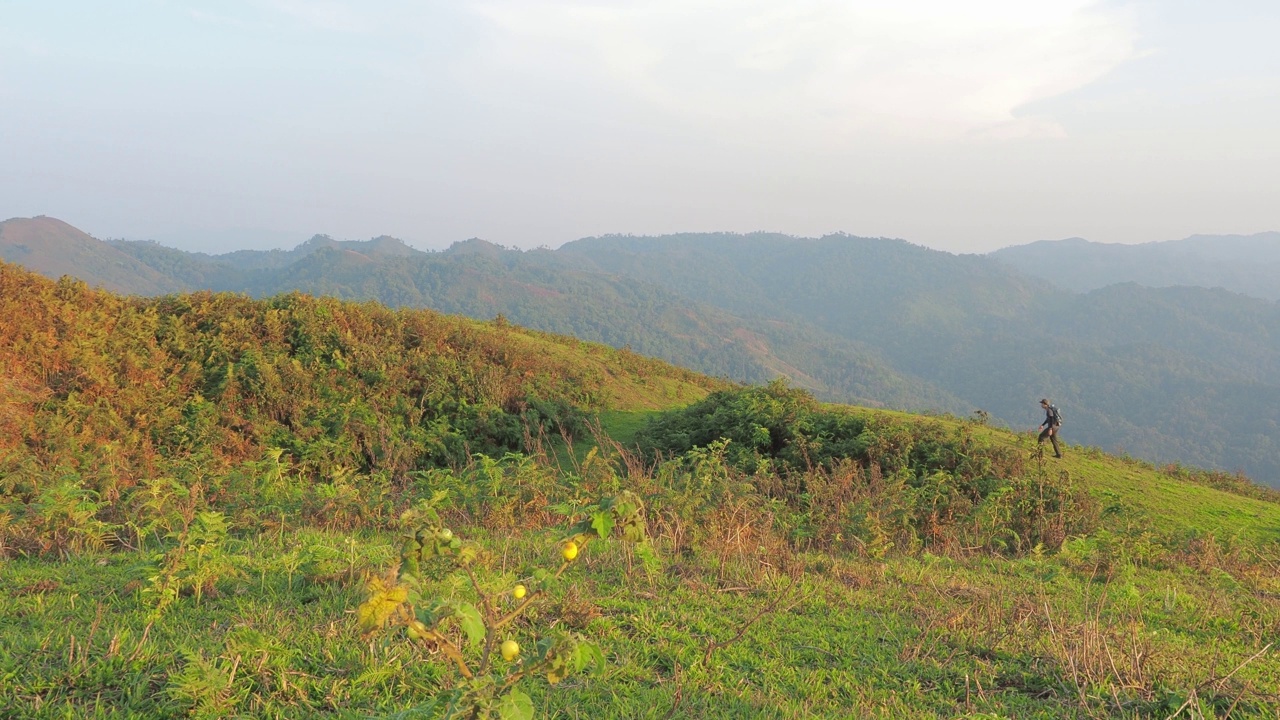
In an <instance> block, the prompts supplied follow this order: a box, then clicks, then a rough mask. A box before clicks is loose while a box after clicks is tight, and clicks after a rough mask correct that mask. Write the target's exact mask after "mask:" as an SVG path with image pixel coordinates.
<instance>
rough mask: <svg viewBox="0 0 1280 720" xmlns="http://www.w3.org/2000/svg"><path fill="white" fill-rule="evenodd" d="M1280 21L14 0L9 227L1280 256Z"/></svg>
mask: <svg viewBox="0 0 1280 720" xmlns="http://www.w3.org/2000/svg"><path fill="white" fill-rule="evenodd" d="M1278 39H1280V3H1277V2H1275V1H1274V0H1268V1H1266V2H1264V1H1262V0H1258V1H1256V2H1236V1H1233V0H1217V1H1212V2H1211V1H1210V0H1200V1H1196V2H1186V1H1180V0H1160V1H1158V2H1156V1H1153V2H1102V3H1093V2H1078V1H1074V0H1034V1H1029V0H967V1H966V2H954V0H895V1H894V2H885V1H882V2H863V1H860V0H845V1H843V2H838V1H836V0H785V1H783V0H771V1H766V0H756V1H751V0H651V1H649V2H621V1H616V0H614V1H611V0H453V1H450V0H395V1H387V2H380V1H377V0H366V1H365V2H356V1H354V0H353V1H351V2H342V1H340V0H322V1H314V2H313V1H308V0H217V1H216V2H214V1H212V0H210V1H207V2H199V1H195V0H191V1H182V0H112V2H87V1H85V2H71V1H59V0H29V1H24V0H0V219H2V218H5V217H12V216H30V215H36V214H46V215H52V216H54V217H58V218H61V219H64V220H67V221H68V222H70V223H72V224H73V225H76V226H77V227H80V228H81V229H83V230H85V231H87V232H89V233H91V234H93V235H96V236H98V237H129V238H139V239H141V238H150V239H156V240H160V241H161V242H164V243H166V244H169V245H174V246H177V247H182V248H185V249H200V250H212V251H221V250H230V249H235V248H240V247H259V248H261V247H276V246H285V247H292V246H293V245H295V244H297V243H299V242H301V241H303V240H305V239H306V238H307V237H309V236H311V235H312V234H315V233H327V234H330V235H333V236H334V237H338V238H345V239H364V238H368V237H371V236H374V235H380V234H389V235H395V236H397V237H401V238H403V239H405V240H407V241H409V242H410V243H411V244H414V245H416V246H419V247H424V248H426V247H444V246H446V245H448V244H449V243H451V242H453V241H455V240H460V239H464V238H468V237H482V238H486V239H488V240H492V241H494V242H498V243H501V244H504V245H516V246H520V247H533V246H537V245H542V244H546V245H550V246H553V247H554V246H557V245H559V244H561V243H563V242H565V241H568V240H572V239H575V238H578V237H582V236H586V235H595V234H601V233H611V232H620V233H636V234H654V233H665V232H676V231H712V230H735V231H751V230H773V231H781V232H787V233H792V234H797V235H816V234H822V233H826V232H831V231H845V232H849V233H853V234H856V235H873V236H875V235H884V236H892V237H901V238H905V239H907V240H910V241H912V242H916V243H921V244H924V245H929V246H932V247H936V248H941V249H945V250H950V251H953V252H976V251H987V250H992V249H995V248H998V247H1002V246H1005V245H1010V244H1021V243H1025V242H1030V241H1034V240H1041V239H1057V238H1062V237H1069V236H1081V237H1086V238H1089V239H1091V240H1098V241H1104V242H1143V241H1151V240H1172V239H1177V238H1181V237H1184V236H1186V235H1190V234H1193V233H1252V232H1259V231H1264V230H1280V41H1278Z"/></svg>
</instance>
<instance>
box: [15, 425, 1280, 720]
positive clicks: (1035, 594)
mask: <svg viewBox="0 0 1280 720" xmlns="http://www.w3.org/2000/svg"><path fill="white" fill-rule="evenodd" d="M868 412H870V411H868ZM647 415H648V413H647V412H646V411H641V410H632V411H627V412H624V411H614V412H609V413H605V414H603V415H602V416H601V422H602V424H603V427H604V429H605V430H606V431H607V432H608V433H609V434H610V436H611V437H612V438H614V439H615V440H617V441H618V442H620V443H622V444H624V445H626V444H627V443H628V442H629V441H630V439H631V438H634V435H635V432H636V431H637V430H638V428H639V427H640V426H641V425H642V424H643V422H644V420H645V418H646V417H647ZM894 417H897V418H899V419H902V420H904V421H910V422H931V423H932V422H941V423H952V422H964V421H955V420H949V419H937V418H929V419H915V418H910V417H909V416H899V415H895V416H894ZM981 432H984V433H989V434H990V436H991V437H992V438H995V439H997V440H998V441H999V442H1003V443H1008V444H1009V445H1010V446H1011V447H1016V448H1019V449H1021V450H1025V451H1026V452H1028V453H1031V452H1032V450H1033V448H1034V442H1033V439H1029V438H1028V437H1027V436H1025V435H1014V434H1009V433H1005V432H1003V431H999V430H996V429H990V428H984V429H982V430H981ZM586 449H587V445H586V444H584V443H583V442H581V441H580V442H579V443H577V444H575V448H574V450H575V453H576V454H577V456H578V457H579V458H581V457H583V456H584V455H585V450H586ZM1046 462H1049V463H1051V465H1050V466H1049V467H1051V468H1053V469H1055V470H1058V471H1061V472H1065V473H1068V474H1069V476H1070V478H1071V479H1072V481H1074V482H1080V483H1083V484H1084V486H1085V487H1086V488H1087V489H1088V490H1089V491H1090V493H1091V494H1092V495H1093V496H1094V497H1095V498H1096V499H1097V500H1098V502H1099V505H1100V509H1101V517H1102V520H1103V524H1102V527H1101V528H1100V529H1099V530H1098V531H1097V532H1096V533H1094V534H1092V535H1090V536H1089V537H1082V538H1072V539H1069V540H1068V542H1067V543H1066V545H1065V546H1064V548H1063V550H1062V551H1061V552H1058V553H1054V554H1044V555H1040V554H1032V555H1029V556H1026V557H1021V558H1002V557H993V556H989V555H986V554H981V553H979V554H973V555H968V556H965V555H957V556H955V557H942V556H935V555H930V554H928V553H927V552H926V553H921V554H918V555H894V554H892V553H891V554H890V555H889V556H887V557H885V558H883V559H876V558H874V557H867V556H864V555H862V554H859V553H855V552H801V551H798V550H795V549H790V548H789V546H788V545H786V544H785V543H778V542H776V541H774V540H773V539H772V538H771V536H770V535H769V534H768V533H767V532H766V531H765V530H764V529H762V528H759V527H758V526H754V525H743V526H739V527H736V528H728V527H722V526H715V527H711V526H708V527H707V528H706V529H705V537H703V538H702V540H700V541H699V542H696V543H693V544H691V545H689V544H686V545H680V546H677V545H676V544H675V543H673V539H672V537H671V536H669V535H667V534H666V532H667V529H664V528H663V527H659V526H657V525H656V524H655V525H654V526H652V527H651V532H652V533H653V534H654V535H655V544H656V547H657V549H658V550H659V553H660V557H661V563H660V567H659V568H658V571H657V572H656V573H655V574H653V575H647V574H646V573H645V572H643V571H642V570H641V569H640V566H639V565H638V564H636V563H635V562H634V559H633V558H632V557H630V556H629V555H628V554H627V551H626V550H625V549H624V548H622V547H620V546H617V545H611V544H605V543H600V544H593V545H592V546H590V547H589V548H588V549H587V551H586V552H585V553H584V558H583V559H582V560H581V561H580V562H579V563H578V564H576V565H575V566H574V567H573V568H571V570H570V572H571V574H572V575H571V582H570V584H569V590H568V591H566V593H565V594H562V595H560V596H556V597H551V598H548V601H547V603H546V604H545V605H544V606H542V607H541V609H539V610H538V611H537V612H534V613H532V614H531V615H529V616H528V617H527V618H526V619H525V620H522V621H521V623H519V624H518V625H517V626H515V627H514V628H513V630H512V634H513V635H514V636H515V637H516V638H518V639H519V640H520V642H521V644H522V645H524V646H526V647H530V646H532V643H533V642H534V641H535V640H536V638H537V637H539V636H540V634H541V633H543V632H545V631H546V628H547V627H548V625H549V624H551V623H554V624H556V625H557V626H559V627H567V628H569V629H573V630H577V631H580V632H582V633H583V634H585V635H586V636H588V637H590V638H593V639H594V640H595V641H597V642H598V643H599V644H600V645H601V646H602V647H603V648H604V650H605V653H606V657H607V659H608V666H607V669H606V671H605V672H604V674H603V675H602V676H572V677H570V678H569V679H568V680H566V681H565V682H563V683H560V684H558V685H550V684H548V683H547V682H546V681H545V680H543V679H540V678H539V679H534V680H532V681H529V682H527V683H526V690H527V691H528V692H529V694H530V695H531V696H532V697H533V699H534V702H535V705H536V706H537V707H538V708H539V717H561V718H655V719H657V718H666V717H700V718H742V717H753V718H755V717H759V718H810V717H830V718H849V717H871V718H955V717H969V718H992V717H1000V718H1063V717H1066V718H1094V717H1118V718H1168V717H1171V716H1177V717H1186V718H1190V717H1214V718H1223V717H1232V718H1246V717H1248V718H1254V717H1256V718H1275V717H1277V710H1276V708H1277V707H1280V659H1278V658H1280V656H1278V655H1277V654H1276V652H1275V646H1274V645H1271V644H1272V643H1275V642H1277V641H1278V640H1280V635H1278V632H1280V579H1278V578H1280V572H1277V571H1276V569H1277V567H1280V550H1278V548H1277V545H1276V544H1275V543H1276V540H1277V537H1278V535H1277V534H1278V533H1280V505H1277V504H1274V503H1268V502H1266V501H1263V500H1259V499H1256V498H1251V497H1244V496H1241V495H1238V494H1233V493H1228V492H1223V491H1221V490H1216V489H1213V488H1209V487H1206V486H1203V485H1199V484H1194V483H1190V482H1186V481H1185V480H1179V479H1176V478H1174V477H1172V476H1170V475H1168V474H1166V473H1163V472H1161V471H1159V470H1157V469H1155V468H1152V467H1150V466H1147V465H1145V464H1142V463H1137V462H1133V461H1129V460H1125V459H1121V458H1113V457H1109V456H1106V455H1103V454H1101V453H1099V452H1097V451H1093V450H1090V449H1086V448H1080V447H1068V448H1067V449H1066V458H1065V459H1064V460H1062V461H1061V462H1057V461H1053V460H1048V461H1046ZM565 477H566V481H570V479H569V476H565ZM572 481H573V482H577V480H572ZM766 507H767V506H766ZM455 515H456V517H457V522H456V523H455V524H454V527H455V528H456V529H457V532H458V533H460V534H462V535H464V536H466V537H469V538H474V539H476V540H478V541H479V542H481V544H482V545H483V546H484V547H485V548H486V549H487V550H488V551H489V552H490V554H491V555H490V558H489V560H488V561H487V562H486V563H484V564H483V567H482V568H481V569H480V571H479V574H478V579H479V582H480V583H481V585H482V587H484V588H485V589H486V590H491V591H495V592H499V591H502V590H503V589H504V588H508V587H510V586H511V585H512V583H514V582H515V581H516V579H517V578H520V577H525V576H526V575H527V573H528V572H529V571H530V569H531V568H533V567H537V566H546V565H547V564H548V562H550V561H553V559H554V557H555V555H554V553H555V549H556V541H557V540H558V539H559V538H560V537H561V535H560V533H559V531H557V530H556V529H555V528H554V527H544V528H542V529H531V530H526V531H519V532H517V531H512V530H510V529H506V528H502V529H493V530H486V529H484V528H483V527H481V526H480V525H479V524H477V523H472V522H467V521H465V519H463V517H462V516H461V515H457V514H456V513H455ZM1153 531H1159V533H1161V537H1165V538H1168V537H1174V538H1177V537H1181V538H1182V539H1183V541H1184V542H1183V544H1182V545H1179V546H1177V548H1175V550H1176V551H1170V550H1169V549H1168V547H1165V548H1164V549H1163V550H1157V549H1153V547H1152V546H1150V544H1149V543H1148V541H1149V540H1150V539H1151V538H1150V537H1148V536H1149V535H1150V534H1151V532H1153ZM348 539H350V540H351V541H352V542H351V543H348ZM1144 543H1146V544H1144ZM394 545H395V540H394V537H393V535H392V534H391V533H390V532H388V531H385V530H377V529H373V528H369V529H366V530H361V531H359V532H355V533H337V532H331V531H323V530H315V529H307V528H301V529H290V530H287V531H285V532H283V533H279V532H268V533H263V534H257V533H252V532H241V533H238V534H236V536H235V537H234V539H233V540H232V541H230V545H229V550H230V551H231V552H232V553H233V554H234V555H235V556H236V557H238V558H240V566H241V569H242V571H243V574H242V575H241V576H240V577H235V578H226V579H223V580H221V581H220V582H218V583H216V586H215V588H216V592H215V593H213V594H210V595H205V596H204V597H203V598H202V599H201V600H200V601H199V602H197V601H196V599H195V598H194V597H192V596H189V595H187V596H183V597H180V598H179V599H178V600H177V601H176V602H175V603H174V604H173V605H172V606H171V607H170V608H169V609H168V610H167V611H166V612H165V613H163V614H162V615H160V616H159V617H157V618H153V617H151V612H152V611H151V603H150V601H149V600H148V598H147V596H146V595H145V594H144V592H143V590H144V589H145V588H146V587H147V577H148V572H147V571H146V570H145V566H146V564H147V561H148V560H149V554H148V553H147V552H142V551H118V552H113V553H105V554H86V555H80V556H76V557H72V558H71V559H68V560H62V561H58V560H51V559H39V558H18V559H11V560H7V561H4V565H3V566H0V717H14V718H66V717H77V718H80V717H86V718H126V717H157V718H158V717H179V716H186V715H193V716H197V717H232V716H234V717H264V718H297V717H352V718H356V717H381V716H386V715H390V714H393V713H395V712H397V711H399V710H403V709H405V708H409V707H413V706H415V705H419V704H422V703H424V702H426V701H428V700H429V699H430V698H431V697H432V696H433V695H435V694H436V693H438V692H440V691H441V689H443V688H445V687H447V686H448V685H449V684H450V683H452V682H454V680H455V676H454V674H453V672H452V670H451V669H450V668H449V667H448V666H447V665H446V664H444V663H443V662H441V661H440V659H439V656H435V655H431V654H429V653H427V652H424V651H423V650H421V649H420V648H418V647H416V646H414V645H412V644H411V643H409V642H408V641H407V640H406V639H405V638H404V637H403V636H402V635H394V634H393V635H389V636H385V637H381V638H375V639H372V640H371V639H366V638H362V637H361V636H360V634H359V632H358V630H357V628H356V623H355V619H354V616H353V614H352V611H353V610H354V608H355V607H356V606H357V605H358V604H359V603H360V602H361V600H362V599H363V596H364V591H363V583H362V581H361V578H362V577H364V576H365V575H366V574H368V573H373V572H379V571H381V570H382V569H384V568H385V567H387V566H389V565H390V564H392V562H393V561H394V556H395V554H396V551H395V550H394ZM303 547H325V548H328V549H329V551H328V554H327V555H326V557H327V558H328V561H327V565H324V566H323V567H322V566H319V565H315V564H313V565H310V566H303V565H298V566H291V565H290V563H289V562H287V558H288V557H289V555H290V553H291V552H293V551H294V550H295V549H297V548H303ZM152 552H154V549H153V550H152ZM549 558H550V559H552V560H549ZM435 587H436V590H437V592H438V593H439V594H440V595H441V596H443V597H446V598H453V599H457V600H465V599H467V598H468V590H467V588H466V587H465V586H464V585H461V584H456V583H450V582H448V581H444V580H441V581H439V582H437V583H436V586H435ZM771 604H772V610H769V611H767V612H764V613H763V614H761V610H762V609H765V608H768V607H770V606H771ZM739 635H740V637H737V636H739ZM735 637H737V639H736V640H735ZM712 643H724V645H723V646H722V647H719V648H718V649H716V650H714V652H712V653H710V660H709V661H707V657H708V647H709V645H711V644H712ZM1269 646H1270V649H1268V647H1269ZM1228 710H1229V711H1230V713H1229V714H1228ZM1193 711H1194V712H1193ZM1179 712H1181V714H1180V715H1178V714H1177V713H1179Z"/></svg>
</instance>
